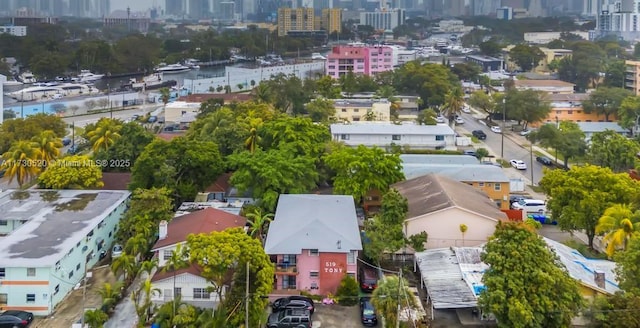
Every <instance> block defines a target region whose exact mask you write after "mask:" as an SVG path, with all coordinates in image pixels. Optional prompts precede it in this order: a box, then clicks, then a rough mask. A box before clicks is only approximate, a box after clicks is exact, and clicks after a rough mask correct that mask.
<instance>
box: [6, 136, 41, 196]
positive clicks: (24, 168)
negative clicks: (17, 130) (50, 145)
mask: <svg viewBox="0 0 640 328" xmlns="http://www.w3.org/2000/svg"><path fill="white" fill-rule="evenodd" d="M40 158H41V155H40V150H39V149H38V148H35V147H34V146H33V143H32V142H30V141H26V140H21V141H18V142H16V143H15V144H14V145H13V146H12V147H11V148H10V149H9V151H8V152H6V153H4V154H2V159H3V160H4V163H3V164H2V166H1V167H2V168H3V169H6V170H7V171H6V172H5V176H8V177H9V183H11V182H13V179H16V181H18V184H19V185H20V187H22V185H24V184H25V183H27V182H29V181H30V180H31V179H33V178H34V177H35V176H36V175H38V173H40V167H38V165H34V163H37V161H38V160H39V159H40Z"/></svg>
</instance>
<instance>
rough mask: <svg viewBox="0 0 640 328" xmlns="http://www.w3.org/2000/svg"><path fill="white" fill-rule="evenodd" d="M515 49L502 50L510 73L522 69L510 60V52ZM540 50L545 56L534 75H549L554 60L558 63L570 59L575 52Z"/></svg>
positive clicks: (535, 68)
mask: <svg viewBox="0 0 640 328" xmlns="http://www.w3.org/2000/svg"><path fill="white" fill-rule="evenodd" d="M513 47H515V46H514V45H510V46H507V47H506V48H504V49H502V52H503V53H504V55H505V56H504V57H505V60H506V66H507V70H509V71H513V70H517V69H519V68H520V67H518V65H517V64H516V63H515V62H513V61H512V60H511V58H509V51H511V49H513ZM539 49H540V51H542V53H543V54H544V58H542V60H540V62H538V65H536V67H534V68H533V72H534V73H549V72H550V71H551V70H550V69H549V64H551V62H553V61H554V60H555V61H558V60H561V59H563V58H565V57H569V56H571V54H572V53H573V51H571V50H569V49H549V48H545V47H540V48H539Z"/></svg>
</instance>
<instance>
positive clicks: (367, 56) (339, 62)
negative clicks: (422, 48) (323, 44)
mask: <svg viewBox="0 0 640 328" xmlns="http://www.w3.org/2000/svg"><path fill="white" fill-rule="evenodd" d="M326 65H327V67H326V68H327V74H328V75H329V76H331V77H333V78H334V79H337V78H339V77H340V76H342V75H344V74H347V72H349V71H352V72H353V73H355V74H365V75H375V74H377V73H380V72H385V71H390V70H392V69H393V49H392V48H391V47H387V46H365V45H348V46H337V47H333V50H332V51H331V53H329V55H327V64H326Z"/></svg>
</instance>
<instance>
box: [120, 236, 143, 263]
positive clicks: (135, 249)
mask: <svg viewBox="0 0 640 328" xmlns="http://www.w3.org/2000/svg"><path fill="white" fill-rule="evenodd" d="M148 248H149V240H148V238H147V236H145V235H144V234H141V233H138V234H136V235H134V236H133V237H132V238H130V239H129V240H127V243H126V244H125V245H124V251H125V252H127V253H128V254H131V255H133V256H135V258H136V261H138V260H139V259H140V258H141V257H142V256H143V255H144V254H145V253H146V252H147V250H148Z"/></svg>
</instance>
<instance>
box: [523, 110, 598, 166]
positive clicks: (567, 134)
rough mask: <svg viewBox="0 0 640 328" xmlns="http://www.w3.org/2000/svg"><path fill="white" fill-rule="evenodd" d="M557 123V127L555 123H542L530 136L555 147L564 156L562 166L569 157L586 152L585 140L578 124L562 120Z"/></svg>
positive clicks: (547, 145) (567, 161)
mask: <svg viewBox="0 0 640 328" xmlns="http://www.w3.org/2000/svg"><path fill="white" fill-rule="evenodd" d="M559 125H560V127H559V128H558V127H557V126H556V125H555V124H544V125H542V126H541V127H540V129H538V131H537V132H536V133H535V135H532V136H531V138H534V139H533V140H538V141H540V143H541V144H542V145H543V146H545V147H551V148H554V149H556V150H557V151H558V152H559V153H560V154H562V156H563V157H564V166H565V167H568V165H569V160H570V159H572V158H575V157H578V156H582V155H584V154H585V153H586V150H587V142H586V141H585V140H584V132H582V130H580V127H579V126H578V124H576V123H574V122H569V121H562V122H560V124H559Z"/></svg>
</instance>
